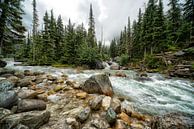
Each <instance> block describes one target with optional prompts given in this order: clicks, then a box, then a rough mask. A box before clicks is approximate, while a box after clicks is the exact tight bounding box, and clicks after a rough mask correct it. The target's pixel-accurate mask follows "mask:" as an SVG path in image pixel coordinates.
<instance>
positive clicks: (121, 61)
mask: <svg viewBox="0 0 194 129" xmlns="http://www.w3.org/2000/svg"><path fill="white" fill-rule="evenodd" d="M128 63H129V56H128V55H127V54H122V55H121V57H120V59H119V64H120V65H121V66H124V65H127V64H128Z"/></svg>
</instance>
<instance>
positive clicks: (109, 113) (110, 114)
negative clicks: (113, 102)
mask: <svg viewBox="0 0 194 129" xmlns="http://www.w3.org/2000/svg"><path fill="white" fill-rule="evenodd" d="M116 118H117V114H116V113H115V111H114V110H113V109H112V108H109V109H108V110H107V112H106V120H107V121H108V123H109V124H113V123H114V122H115V121H116Z"/></svg>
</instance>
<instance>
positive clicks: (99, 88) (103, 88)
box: [82, 74, 113, 96]
mask: <svg viewBox="0 0 194 129" xmlns="http://www.w3.org/2000/svg"><path fill="white" fill-rule="evenodd" d="M82 89H83V90H84V91H86V92H87V93H91V94H93V93H99V94H104V95H107V96H112V95H113V88H112V84H111V82H110V80H109V77H108V76H107V75H105V74H98V75H93V76H92V77H90V78H89V79H88V80H86V81H85V83H84V85H83V86H82Z"/></svg>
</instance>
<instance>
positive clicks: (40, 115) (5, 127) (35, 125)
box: [0, 111, 50, 129]
mask: <svg viewBox="0 0 194 129" xmlns="http://www.w3.org/2000/svg"><path fill="white" fill-rule="evenodd" d="M49 118H50V112H48V111H31V112H25V113H19V114H13V115H9V116H7V117H5V118H4V119H3V120H2V121H0V125H1V129H13V128H14V127H17V126H19V125H24V126H26V127H28V128H29V129H39V128H40V126H42V125H44V124H45V123H47V122H48V121H49Z"/></svg>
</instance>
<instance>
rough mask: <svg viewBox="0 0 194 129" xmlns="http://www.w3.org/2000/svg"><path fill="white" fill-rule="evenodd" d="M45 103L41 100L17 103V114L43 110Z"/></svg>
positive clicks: (27, 100)
mask: <svg viewBox="0 0 194 129" xmlns="http://www.w3.org/2000/svg"><path fill="white" fill-rule="evenodd" d="M45 109H46V103H45V102H44V101H43V100H36V99H24V100H20V101H19V102H18V108H17V112H27V111H32V110H45Z"/></svg>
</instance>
